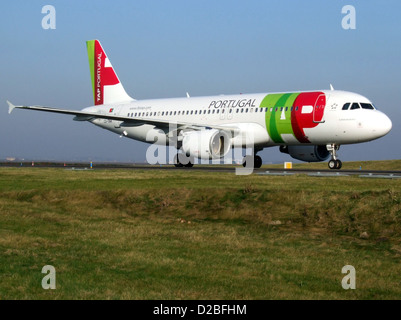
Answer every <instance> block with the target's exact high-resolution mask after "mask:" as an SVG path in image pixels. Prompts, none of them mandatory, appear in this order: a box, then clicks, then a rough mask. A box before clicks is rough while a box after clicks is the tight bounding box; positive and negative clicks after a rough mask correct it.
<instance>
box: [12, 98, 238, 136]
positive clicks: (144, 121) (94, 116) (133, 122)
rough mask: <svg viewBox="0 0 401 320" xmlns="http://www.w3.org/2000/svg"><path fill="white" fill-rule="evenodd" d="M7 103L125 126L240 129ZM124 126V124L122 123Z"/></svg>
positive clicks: (18, 107)
mask: <svg viewBox="0 0 401 320" xmlns="http://www.w3.org/2000/svg"><path fill="white" fill-rule="evenodd" d="M7 103H8V113H9V114H10V113H11V112H12V111H13V110H14V109H15V108H17V109H27V110H35V111H44V112H53V113H61V114H69V115H73V116H75V117H74V120H76V121H90V120H93V119H108V120H116V121H123V122H124V123H125V124H126V125H127V126H129V125H130V124H131V125H141V124H150V125H154V126H156V127H159V128H160V127H169V125H170V124H175V125H177V128H178V129H189V130H196V131H197V130H202V129H205V128H206V129H217V130H223V131H230V132H231V133H232V134H233V135H236V134H238V133H239V132H240V129H239V128H238V127H235V126H225V125H213V124H202V123H190V122H176V123H175V122H168V121H165V120H160V119H149V118H131V117H124V116H116V115H111V114H104V113H94V112H84V111H78V110H66V109H57V108H50V107H43V106H15V105H13V104H12V103H11V102H10V101H7ZM122 126H124V124H122Z"/></svg>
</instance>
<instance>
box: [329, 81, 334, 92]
mask: <svg viewBox="0 0 401 320" xmlns="http://www.w3.org/2000/svg"><path fill="white" fill-rule="evenodd" d="M330 90H331V91H333V90H334V88H333V86H332V84H331V83H330Z"/></svg>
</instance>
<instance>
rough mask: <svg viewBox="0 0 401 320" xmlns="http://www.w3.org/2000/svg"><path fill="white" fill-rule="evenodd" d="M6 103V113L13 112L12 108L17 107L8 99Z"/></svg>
mask: <svg viewBox="0 0 401 320" xmlns="http://www.w3.org/2000/svg"><path fill="white" fill-rule="evenodd" d="M7 103H8V114H10V113H11V112H13V110H14V109H15V108H17V106H14V105H13V104H12V103H11V102H10V101H8V100H7Z"/></svg>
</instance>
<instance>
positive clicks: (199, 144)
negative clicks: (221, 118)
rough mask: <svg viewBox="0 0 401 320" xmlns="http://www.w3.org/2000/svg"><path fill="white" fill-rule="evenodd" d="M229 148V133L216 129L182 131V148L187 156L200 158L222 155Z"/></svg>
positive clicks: (220, 156)
mask: <svg viewBox="0 0 401 320" xmlns="http://www.w3.org/2000/svg"><path fill="white" fill-rule="evenodd" d="M230 148H231V141H230V137H229V135H228V134H227V133H226V132H224V131H219V130H217V129H207V130H201V131H190V132H185V133H183V140H182V150H183V152H184V153H185V154H186V155H187V156H192V157H196V158H200V159H218V158H222V157H224V156H225V155H226V154H227V153H228V151H229V150H230Z"/></svg>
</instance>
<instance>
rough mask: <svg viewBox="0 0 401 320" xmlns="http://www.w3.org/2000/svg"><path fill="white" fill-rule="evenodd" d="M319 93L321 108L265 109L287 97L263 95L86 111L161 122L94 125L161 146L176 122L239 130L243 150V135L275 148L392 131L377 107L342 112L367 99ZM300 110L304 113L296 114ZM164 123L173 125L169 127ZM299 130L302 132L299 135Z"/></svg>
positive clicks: (350, 140)
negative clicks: (267, 102)
mask: <svg viewBox="0 0 401 320" xmlns="http://www.w3.org/2000/svg"><path fill="white" fill-rule="evenodd" d="M319 93H322V95H324V98H325V103H324V105H323V104H322V106H319V103H317V102H316V103H309V104H307V105H306V104H304V105H300V106H295V105H293V106H291V105H287V106H286V104H285V103H282V105H280V103H279V102H277V103H276V104H275V105H270V106H267V107H263V101H264V99H266V97H267V96H268V95H272V96H274V95H277V96H279V95H286V94H285V93H284V94H282V93H280V94H278V93H272V94H268V93H265V94H241V95H221V96H209V97H193V98H171V99H152V100H139V101H132V102H129V103H123V104H113V105H110V104H108V105H100V106H93V107H89V108H85V109H84V110H83V111H85V112H91V113H101V114H109V115H116V116H123V117H129V118H133V119H144V120H155V121H160V123H164V124H163V125H160V126H158V125H154V124H140V123H135V124H134V123H130V122H127V121H116V120H109V119H93V120H91V122H92V123H93V124H95V125H97V126H100V127H102V128H104V129H107V130H110V131H112V132H115V133H117V134H120V135H123V136H126V137H128V138H131V139H135V140H139V141H143V142H148V143H154V142H156V143H158V144H163V145H168V144H169V139H168V134H169V132H172V131H174V129H175V128H176V125H175V124H176V123H187V124H194V125H202V126H205V127H208V126H211V127H213V126H216V125H218V126H222V127H224V126H229V127H236V128H238V129H239V131H240V132H241V133H242V134H241V135H233V137H232V146H233V147H244V146H245V142H246V141H245V140H244V136H249V135H250V136H252V139H253V142H254V144H255V146H257V147H258V148H264V147H270V146H275V145H301V144H312V145H326V144H338V145H340V144H351V143H360V142H366V141H371V140H374V139H377V138H380V137H382V136H384V135H385V134H387V133H388V132H389V131H390V130H391V126H392V124H391V121H390V119H389V118H388V117H387V116H386V115H385V114H384V113H382V112H381V111H378V110H376V109H375V108H371V109H362V108H359V109H357V108H354V109H352V110H351V109H348V110H343V106H344V104H347V103H350V104H351V105H352V103H360V104H363V103H364V104H369V105H372V104H371V102H370V101H369V100H368V99H367V98H365V97H363V96H361V95H359V94H355V93H352V92H345V91H337V90H327V91H325V90H322V91H319ZM292 94H295V95H296V94H308V92H306V93H305V92H303V93H292ZM287 95H289V94H287ZM296 107H299V108H300V109H299V110H297V111H295V108H296ZM319 107H320V111H319ZM286 108H287V110H286ZM291 108H292V109H293V110H291ZM322 109H323V110H322ZM295 112H298V118H299V119H300V120H302V119H304V120H302V121H304V124H303V126H304V127H303V128H300V129H299V128H298V127H299V126H300V125H299V124H296V122H295V120H294V119H295V118H296V116H295ZM318 112H320V113H321V114H320V116H317V115H318ZM315 117H316V118H315ZM318 118H319V119H318ZM302 121H299V122H302ZM165 123H169V126H166V125H165ZM296 128H298V129H299V130H298V131H302V133H300V132H298V133H296V132H295V129H296Z"/></svg>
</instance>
